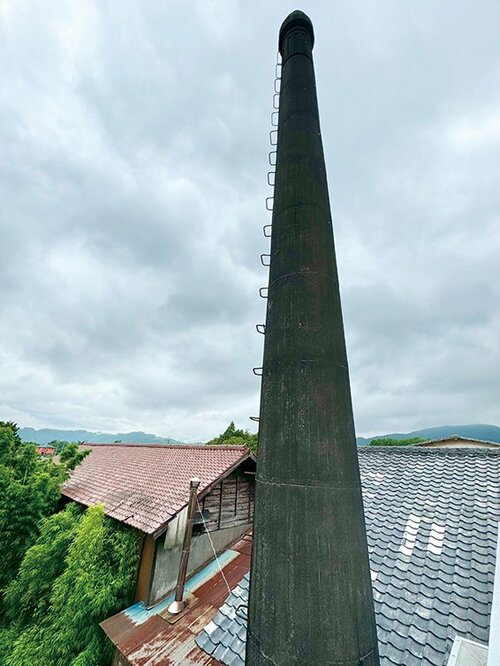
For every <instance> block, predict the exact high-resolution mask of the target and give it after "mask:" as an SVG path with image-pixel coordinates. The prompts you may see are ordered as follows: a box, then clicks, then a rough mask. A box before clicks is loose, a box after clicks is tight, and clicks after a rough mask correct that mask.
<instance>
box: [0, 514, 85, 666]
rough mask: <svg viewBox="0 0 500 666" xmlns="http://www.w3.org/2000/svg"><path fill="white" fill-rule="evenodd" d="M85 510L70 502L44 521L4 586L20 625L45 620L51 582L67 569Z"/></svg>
mask: <svg viewBox="0 0 500 666" xmlns="http://www.w3.org/2000/svg"><path fill="white" fill-rule="evenodd" d="M82 513H83V509H82V508H81V507H80V506H79V505H78V504H75V503H73V502H71V503H70V504H68V506H67V507H66V508H65V509H64V510H63V511H60V512H59V513H56V514H54V515H52V516H49V517H48V518H46V519H45V520H44V521H43V522H42V524H41V527H40V535H39V537H38V539H37V540H36V542H35V544H34V545H33V546H31V548H29V549H28V550H27V551H26V553H25V555H24V558H23V561H22V562H21V566H20V568H19V573H18V575H17V577H16V578H15V580H13V581H12V582H11V583H10V584H9V586H8V587H7V589H6V590H5V595H4V607H5V616H6V619H7V620H8V621H9V622H12V623H15V624H16V626H17V627H18V628H21V627H25V626H27V625H28V624H31V623H33V622H37V621H40V622H41V621H43V619H44V617H45V614H46V613H47V611H48V609H49V603H50V594H51V591H52V585H53V584H54V581H55V580H56V579H57V578H58V577H59V576H60V575H61V574H62V573H63V571H64V568H65V560H66V556H67V554H68V549H69V546H70V544H71V543H72V541H73V539H74V537H75V533H76V529H77V527H78V523H79V520H80V518H81V516H82ZM0 663H1V662H0Z"/></svg>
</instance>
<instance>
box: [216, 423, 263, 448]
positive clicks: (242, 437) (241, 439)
mask: <svg viewBox="0 0 500 666" xmlns="http://www.w3.org/2000/svg"><path fill="white" fill-rule="evenodd" d="M257 439H258V434H257V433H251V432H248V430H238V429H237V428H236V426H235V425H234V421H231V423H230V424H229V426H228V427H227V428H226V430H225V431H224V432H223V433H221V434H220V435H219V436H218V437H214V438H213V439H211V440H210V441H209V442H207V444H211V445H213V444H215V445H222V446H248V448H249V449H250V450H251V451H253V452H254V453H257Z"/></svg>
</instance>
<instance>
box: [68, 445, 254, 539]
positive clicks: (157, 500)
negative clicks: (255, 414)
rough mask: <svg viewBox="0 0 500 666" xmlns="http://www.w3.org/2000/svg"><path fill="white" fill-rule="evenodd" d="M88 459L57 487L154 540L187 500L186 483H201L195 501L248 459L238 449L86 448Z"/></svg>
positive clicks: (243, 451) (157, 446) (247, 454)
mask: <svg viewBox="0 0 500 666" xmlns="http://www.w3.org/2000/svg"><path fill="white" fill-rule="evenodd" d="M84 447H85V448H87V447H88V448H90V449H91V453H90V455H88V456H87V457H86V458H85V459H84V460H83V462H82V463H81V464H80V465H78V467H77V468H76V469H75V470H74V472H73V473H72V475H71V477H70V478H69V479H68V481H66V483H65V484H64V485H63V487H62V493H63V495H65V496H66V497H69V498H70V499H72V500H74V501H75V502H80V503H81V504H85V505H86V506H91V505H93V504H100V503H102V504H104V506H105V511H106V515H108V516H111V518H115V519H116V520H119V521H120V522H122V523H125V524H127V525H130V526H132V527H136V528H137V529H139V530H141V531H142V532H145V533H146V534H155V533H156V532H158V531H159V530H160V529H161V528H162V526H163V525H164V524H165V523H166V522H168V521H169V520H170V519H171V518H172V517H173V516H174V515H175V514H176V513H178V512H179V511H180V510H181V509H182V508H183V507H185V506H186V504H187V502H188V500H189V481H190V479H192V478H193V477H198V478H199V479H201V483H200V490H199V495H200V494H203V491H204V490H205V489H207V488H208V487H210V486H211V485H212V484H213V483H215V482H216V481H217V480H218V479H220V478H221V477H223V476H225V475H226V474H228V473H229V472H230V471H231V470H232V469H234V468H235V467H236V466H237V465H238V464H240V463H241V462H243V460H245V459H246V458H248V457H251V454H250V452H249V450H248V449H247V448H246V447H244V446H180V445H168V446H163V445H145V444H141V445H131V444H127V445H118V444H110V445H108V444H86V445H84Z"/></svg>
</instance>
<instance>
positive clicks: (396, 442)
mask: <svg viewBox="0 0 500 666" xmlns="http://www.w3.org/2000/svg"><path fill="white" fill-rule="evenodd" d="M419 442H425V439H422V438H421V437H408V438H407V439H392V438H391V437H379V439H372V441H371V442H370V443H369V445H368V446H411V445H412V444H418V443H419Z"/></svg>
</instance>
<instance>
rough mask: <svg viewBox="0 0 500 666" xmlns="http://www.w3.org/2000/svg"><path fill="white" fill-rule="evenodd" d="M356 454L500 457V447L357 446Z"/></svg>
mask: <svg viewBox="0 0 500 666" xmlns="http://www.w3.org/2000/svg"><path fill="white" fill-rule="evenodd" d="M357 448H358V453H360V452H363V454H364V453H366V452H367V451H371V452H379V453H380V452H382V451H383V452H385V453H388V454H397V453H404V454H410V455H417V456H418V455H421V456H425V455H435V456H444V455H448V456H450V455H453V456H500V447H498V449H497V448H486V447H479V446H478V447H477V448H476V447H474V448H473V447H470V448H465V447H464V448H462V447H449V448H447V447H443V448H437V447H436V448H432V447H428V448H426V447H422V446H418V445H413V444H410V445H405V446H369V445H365V446H358V447H357Z"/></svg>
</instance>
